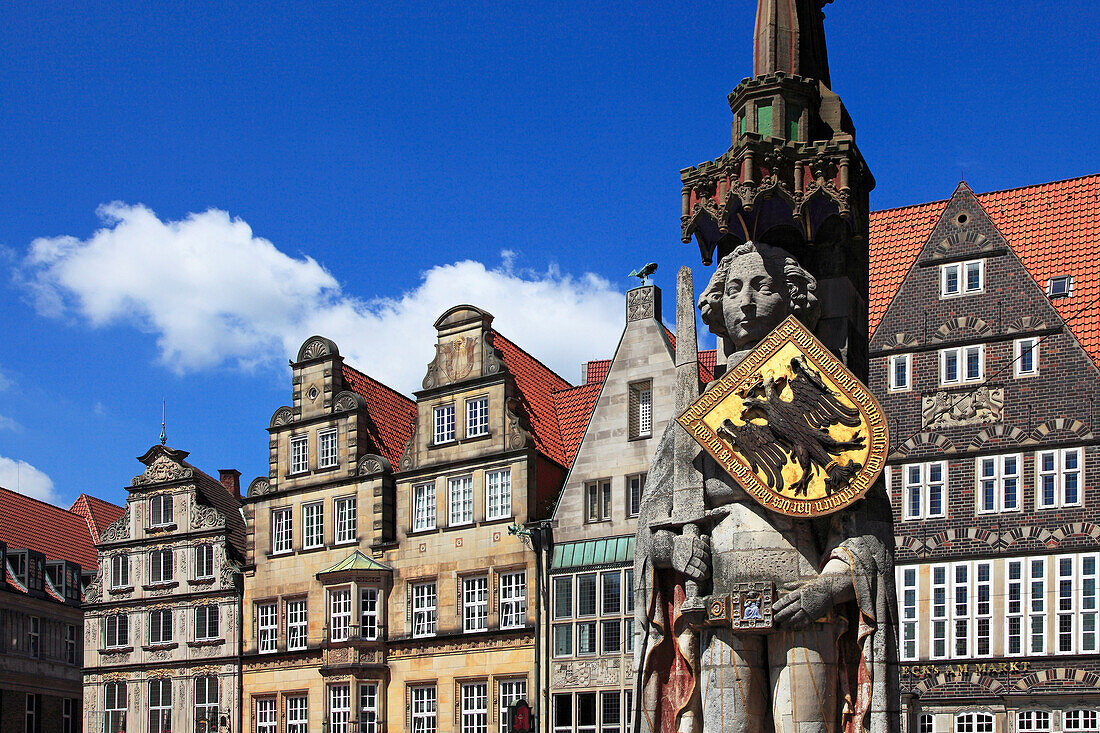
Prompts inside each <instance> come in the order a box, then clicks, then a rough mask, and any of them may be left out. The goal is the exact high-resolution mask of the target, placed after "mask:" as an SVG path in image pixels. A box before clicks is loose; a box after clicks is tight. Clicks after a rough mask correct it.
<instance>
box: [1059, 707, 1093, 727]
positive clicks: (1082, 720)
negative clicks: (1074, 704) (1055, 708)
mask: <svg viewBox="0 0 1100 733" xmlns="http://www.w3.org/2000/svg"><path fill="white" fill-rule="evenodd" d="M1097 729H1098V726H1097V716H1096V711H1095V710H1088V709H1076V710H1067V711H1066V712H1064V713H1062V730H1063V731H1065V732H1066V733H1076V732H1077V731H1094V730H1097Z"/></svg>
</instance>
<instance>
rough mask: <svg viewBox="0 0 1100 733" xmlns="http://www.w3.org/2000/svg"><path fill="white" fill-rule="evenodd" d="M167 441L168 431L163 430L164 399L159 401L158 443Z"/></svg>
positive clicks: (162, 443)
mask: <svg viewBox="0 0 1100 733" xmlns="http://www.w3.org/2000/svg"><path fill="white" fill-rule="evenodd" d="M167 442H168V433H167V432H165V430H164V400H161V401H160V444H161V445H164V444H165V443H167Z"/></svg>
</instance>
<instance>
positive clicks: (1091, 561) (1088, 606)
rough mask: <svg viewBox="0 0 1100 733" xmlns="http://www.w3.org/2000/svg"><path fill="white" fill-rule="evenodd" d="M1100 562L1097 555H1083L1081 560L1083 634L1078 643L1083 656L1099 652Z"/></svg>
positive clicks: (1080, 606)
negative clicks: (1099, 594)
mask: <svg viewBox="0 0 1100 733" xmlns="http://www.w3.org/2000/svg"><path fill="white" fill-rule="evenodd" d="M1098 560H1100V557H1098V556H1097V555H1095V554H1089V555H1081V557H1080V560H1079V563H1080V574H1081V578H1080V580H1081V595H1080V599H1079V600H1080V602H1079V603H1078V608H1079V613H1080V619H1081V623H1080V627H1081V634H1080V637H1079V640H1078V643H1079V651H1080V653H1081V654H1095V653H1096V652H1097V646H1098V645H1097V637H1096V621H1097V618H1096V614H1097V607H1096V601H1097V598H1096V581H1097V572H1096V568H1097V564H1098Z"/></svg>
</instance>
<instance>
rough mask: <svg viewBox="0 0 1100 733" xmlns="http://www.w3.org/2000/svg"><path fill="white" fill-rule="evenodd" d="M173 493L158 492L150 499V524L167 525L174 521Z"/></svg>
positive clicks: (152, 525) (154, 525) (153, 525)
mask: <svg viewBox="0 0 1100 733" xmlns="http://www.w3.org/2000/svg"><path fill="white" fill-rule="evenodd" d="M172 516H173V515H172V495H171V494H157V495H156V496H154V497H153V498H151V499H149V526H150V527H165V526H167V525H169V524H171V523H172Z"/></svg>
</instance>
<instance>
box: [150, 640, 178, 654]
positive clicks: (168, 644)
mask: <svg viewBox="0 0 1100 733" xmlns="http://www.w3.org/2000/svg"><path fill="white" fill-rule="evenodd" d="M178 646H179V644H177V643H176V642H174V641H165V642H161V643H159V644H147V645H145V646H143V647H142V649H144V650H145V651H147V652H159V651H165V650H167V649H175V648H176V647H178Z"/></svg>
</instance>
